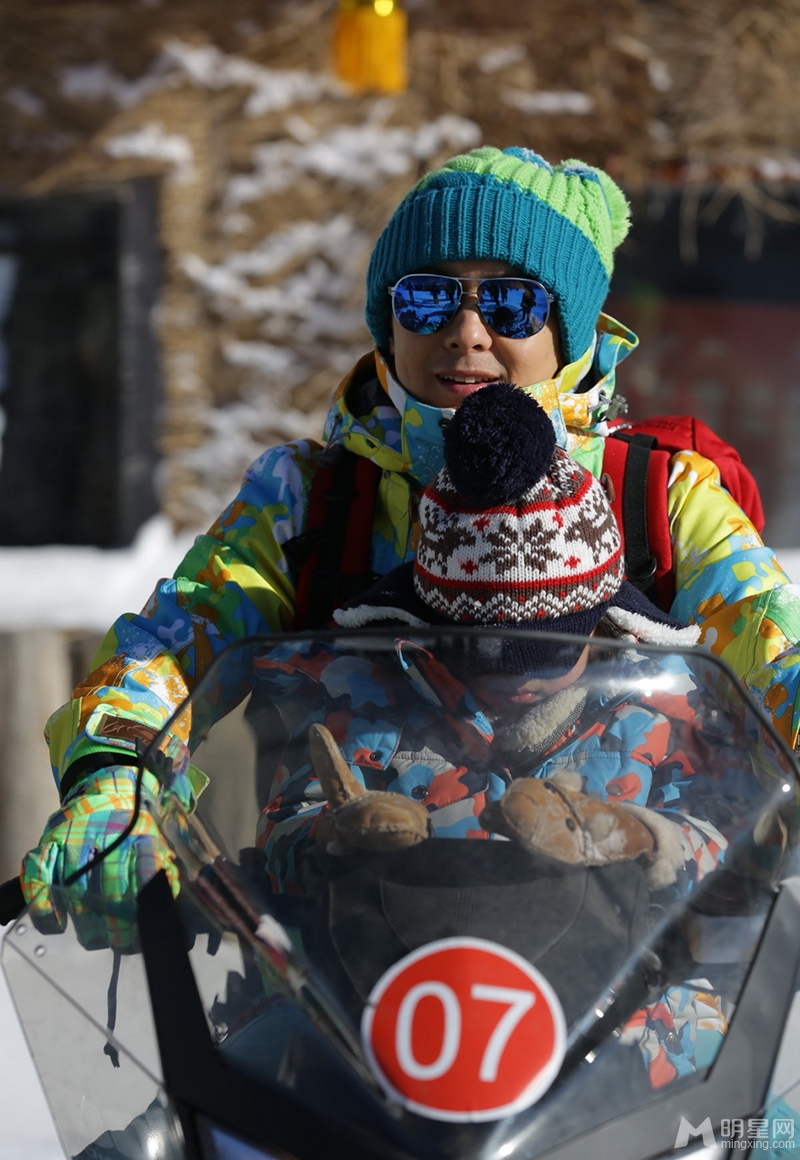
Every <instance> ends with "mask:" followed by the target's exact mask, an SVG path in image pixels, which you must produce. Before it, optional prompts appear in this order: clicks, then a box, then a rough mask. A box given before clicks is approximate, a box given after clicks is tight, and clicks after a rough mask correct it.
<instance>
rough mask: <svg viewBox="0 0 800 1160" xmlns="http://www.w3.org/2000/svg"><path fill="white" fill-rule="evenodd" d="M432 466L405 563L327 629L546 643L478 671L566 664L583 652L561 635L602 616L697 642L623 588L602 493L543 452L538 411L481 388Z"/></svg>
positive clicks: (644, 633)
mask: <svg viewBox="0 0 800 1160" xmlns="http://www.w3.org/2000/svg"><path fill="white" fill-rule="evenodd" d="M444 457H445V466H444V467H443V468H442V470H441V471H440V472H439V474H438V475H437V476H436V478H435V479H434V481H433V483H432V484H431V485H430V487H428V488H427V489H426V491H425V492H424V494H423V497H422V501H421V503H420V509H419V521H420V528H419V544H418V547H417V556H416V560H414V562H413V563H408V564H401V565H400V566H399V567H398V568H395V569H394V570H393V571H392V572H390V573H388V575H386V576H384V577H383V578H382V579H381V580H379V581H378V582H377V583H376V584H374V585H373V586H372V588H370V589H369V590H368V591H367V592H366V593H365V594H364V595H363V596H361V597H360V598H358V599H357V600H352V601H350V602H349V603H348V604H347V605H346V606H345V607H344V608H343V609H337V610H336V611H335V612H334V620H335V621H336V623H337V624H339V625H342V626H343V627H348V628H349V627H357V626H361V625H365V624H374V623H376V622H380V621H382V620H383V621H386V620H390V621H392V620H395V621H397V620H399V621H401V622H404V623H406V624H411V625H416V626H420V627H422V626H425V625H431V624H453V623H456V624H465V625H480V626H483V627H487V628H488V627H490V626H491V627H494V628H502V629H521V628H526V629H538V630H540V631H541V632H543V633H546V634H547V637H546V638H544V639H542V640H539V641H534V640H533V639H532V638H528V639H525V638H523V637H519V638H518V642H517V643H516V644H515V643H514V642H513V640H505V641H504V642H502V646H501V648H500V650H499V652H498V653H497V656H496V657H492V655H491V649H489V650H488V652H486V656H484V662H486V660H487V658H488V660H489V665H490V666H496V667H498V668H499V669H503V670H507V671H533V670H543V669H546V668H560V669H562V670H564V669H568V668H570V667H571V664H573V663H574V662H575V660H576V659H577V657H578V656H579V655H580V652H581V650H582V647H583V646H576V645H575V644H574V643H573V642H571V641H569V642H562V641H561V639H560V638H562V637H563V636H565V635H567V636H581V637H587V636H590V635H591V634H592V633H593V632H594V630H595V628H596V627H597V625H598V623H599V621H600V620H601V619H602V618H603V617H604V616H605V617H606V618H607V619H609V620H610V627H611V629H612V635H613V634H614V633H615V632H619V634H623V633H627V632H633V633H634V634H635V635H636V636H637V637H638V638H639V639H642V640H651V641H654V642H656V643H670V644H673V645H676V646H681V645H689V644H694V643H695V642H696V640H697V634H698V630H697V629H696V628H695V627H691V628H687V627H686V626H685V625H681V624H680V623H679V622H677V621H674V620H671V619H670V618H669V617H668V616H666V615H665V614H664V613H663V612H661V611H660V610H659V609H658V608H656V607H655V606H654V605H652V604H651V603H650V601H649V600H647V599H646V598H645V597H644V596H643V595H642V594H641V593H640V592H639V591H638V590H637V589H635V588H634V587H633V585H631V584H630V583H629V582H628V581H627V580H626V579H625V573H624V567H625V565H624V553H623V547H622V542H621V536H620V532H619V529H618V527H617V522H616V520H615V518H614V514H613V512H612V510H611V506H610V504H609V502H608V499H607V497H606V494H605V491H604V489H603V487H602V485H601V484H600V483H599V482H598V481H597V480H596V479H595V478H594V476H593V475H592V474H591V472H590V471H587V470H586V468H584V467H581V466H580V465H579V464H578V463H576V462H575V461H574V460H573V459H571V458H570V457H569V456H568V455H567V453H566V452H565V451H563V450H562V449H561V448H560V447H558V446H557V445H556V438H555V431H554V429H553V425H552V423H551V422H550V420H549V419H548V417H547V414H546V412H545V411H544V410H543V409H542V408H541V407H540V406H539V404H538V403H537V402H536V401H535V399H533V398H531V396H530V395H528V394H526V393H525V391H522V390H520V389H519V388H518V387H516V386H514V385H513V384H512V383H490V384H489V385H488V386H485V387H482V388H481V390H479V391H475V392H474V393H473V394H471V395H469V396H468V397H467V398H466V399H465V400H464V402H463V403H462V404H461V406H460V407H459V408H458V410H457V411H456V413H455V415H454V417H453V418H452V420H451V421H450V422H449V424H448V426H447V429H446V431H445V437H444ZM553 634H555V636H554V635H553ZM513 636H514V637H516V633H514V634H513ZM548 642H549V643H548ZM484 651H485V650H484ZM482 671H490V668H489V667H486V666H485V667H484V668H483V670H482Z"/></svg>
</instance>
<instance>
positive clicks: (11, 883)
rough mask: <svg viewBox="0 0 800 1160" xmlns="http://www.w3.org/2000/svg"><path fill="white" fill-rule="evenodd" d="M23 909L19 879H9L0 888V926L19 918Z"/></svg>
mask: <svg viewBox="0 0 800 1160" xmlns="http://www.w3.org/2000/svg"><path fill="white" fill-rule="evenodd" d="M24 909H25V895H24V894H23V893H22V886H21V885H20V881H19V878H9V880H8V882H4V883H3V885H2V886H0V926H5V924H6V923H7V922H13V921H14V919H15V918H19V916H20V914H21V913H22V911H23V910H24Z"/></svg>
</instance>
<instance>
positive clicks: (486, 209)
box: [366, 146, 630, 386]
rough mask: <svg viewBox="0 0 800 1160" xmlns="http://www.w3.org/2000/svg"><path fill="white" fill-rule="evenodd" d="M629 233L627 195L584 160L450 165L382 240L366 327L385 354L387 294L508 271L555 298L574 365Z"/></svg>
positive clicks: (493, 159) (490, 152)
mask: <svg viewBox="0 0 800 1160" xmlns="http://www.w3.org/2000/svg"><path fill="white" fill-rule="evenodd" d="M629 224H630V215H629V208H628V203H627V201H626V200H625V197H624V195H623V193H622V191H621V190H620V189H619V187H618V186H617V185H616V184H615V182H614V181H612V179H611V178H610V177H609V176H608V174H607V173H604V172H603V171H602V170H601V169H593V168H591V167H590V166H588V165H584V164H583V162H582V161H564V162H562V163H561V164H560V165H556V166H551V165H549V164H548V163H547V162H546V161H545V160H544V158H542V157H540V156H539V154H538V153H534V152H533V151H532V150H530V149H522V148H518V147H513V148H510V149H503V150H500V149H495V148H492V147H490V146H486V147H483V148H481V149H473V150H472V152H471V153H465V154H461V155H459V156H458V157H452V158H451V159H450V160H449V161H446V162H445V164H444V165H443V166H442V167H441V169H435V170H433V171H432V172H431V173H428V174H427V175H426V176H425V177H423V178H422V180H421V181H419V182H418V183H417V184H416V185H415V186H414V187H413V189H412V190H411V191H410V192H409V193H408V195H407V196H406V197H405V198H404V199H403V201H402V202H401V203H400V205H399V206H398V207H397V209H396V210H395V212H394V214H393V215H392V217H391V218H390V220H389V222H388V224H387V225H386V228H385V229H384V231H383V233H382V234H381V236H380V237H379V238H378V241H377V243H376V245H375V249H374V250H373V252H372V257H371V259H370V263H369V269H368V271H367V304H366V318H367V325H368V326H369V329H370V331H371V333H372V337H373V338H374V340H375V343H376V345H377V346H378V347H379V348H381V349H384V350H385V349H386V348H387V347H388V342H389V335H390V333H391V309H390V308H391V301H390V298H389V294H388V288H389V287H390V286H393V285H394V283H395V282H396V281H397V280H398V278H402V277H403V275H405V274H412V273H415V272H419V271H422V270H425V269H426V268H428V267H430V266H436V265H438V264H439V263H441V262H454V261H459V260H470V259H471V260H492V261H499V262H507V263H508V264H509V265H512V266H516V267H517V268H518V269H519V270H521V271H522V273H523V274H524V275H526V276H527V277H529V278H535V279H537V280H538V281H540V282H541V283H542V284H543V285H544V286H545V288H546V289H547V290H549V291H550V293H551V294H553V296H554V298H555V301H556V306H557V318H558V323H559V327H560V332H561V347H562V353H563V355H564V358H565V360H566V362H568V363H569V362H574V361H575V360H576V359H578V358H580V356H581V355H582V354H584V353H585V352H586V351H587V350H588V348H589V346H590V345H591V342H592V338H593V335H594V329H595V325H596V323H597V317H598V315H599V313H600V310H601V307H602V305H603V302H604V301H605V298H606V295H607V293H608V286H609V281H610V279H611V272H612V269H613V265H614V250H615V248H616V247H617V246H618V245H619V243H620V242H621V241H622V239H623V238H624V237H625V235H626V234H627V232H628V227H629ZM521 385H522V386H528V385H529V384H527V383H523V384H521Z"/></svg>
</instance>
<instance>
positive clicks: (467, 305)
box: [389, 261, 561, 407]
mask: <svg viewBox="0 0 800 1160" xmlns="http://www.w3.org/2000/svg"><path fill="white" fill-rule="evenodd" d="M428 272H429V273H434V274H446V275H449V276H450V277H451V278H460V279H461V280H462V281H465V282H467V286H466V287H465V288H466V289H470V290H472V289H474V288H475V286H474V282H478V281H480V279H481V278H521V277H524V275H523V274H522V273H521V271H520V270H518V269H517V267H516V266H508V265H506V264H505V262H484V261H481V262H478V261H459V262H443V263H442V264H441V265H440V266H432V267H431V268H430V270H429V271H428ZM389 349H390V351H391V353H392V354H393V356H394V368H395V374H396V376H397V378H398V379H399V381H400V383H401V384H402V385H403V386H404V387H405V388H406V390H407V391H409V392H410V394H412V395H413V396H414V398H415V399H419V401H420V402H421V403H427V404H428V405H429V406H431V407H458V406H460V404H461V403H462V402H463V401H464V399H465V398H466V397H467V395H471V394H472V392H473V391H478V390H480V388H481V387H485V386H486V384H487V383H493V382H498V381H500V382H508V383H516V384H517V386H520V387H528V386H531V385H532V384H533V383H540V382H542V380H544V379H550V378H553V376H554V375H555V374H556V373H557V372H558V369H559V367H560V366H561V350H560V346H559V336H558V326H557V324H556V322H555V320H554V318H553V313H552V310H551V313H550V318H549V319H548V322H547V325H546V326H545V327H544V328H543V329H542V330H540V331H539V333H538V334H535V335H533V337H532V338H502V337H501V336H500V335H499V334H495V333H494V331H493V330H490V329H489V327H488V326H487V325H486V323H485V322H484V321H483V319H482V318H481V316H480V314H479V313H478V307H477V302H476V300H475V299H474V298H472V297H470V296H468V295H465V296H464V301H463V304H462V306H461V307H460V309H459V310H458V311H457V312H456V314H455V315H454V317H453V318H452V319H451V320H450V322H449V323H448V325H447V326H446V327H444V329H443V330H438V331H437V332H436V333H435V334H412V333H411V332H410V331H408V330H404V329H403V328H402V326H401V325H400V323H399V322H398V321H397V319H396V318H395V317H394V315H393V316H392V337H391V340H390V347H389Z"/></svg>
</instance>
